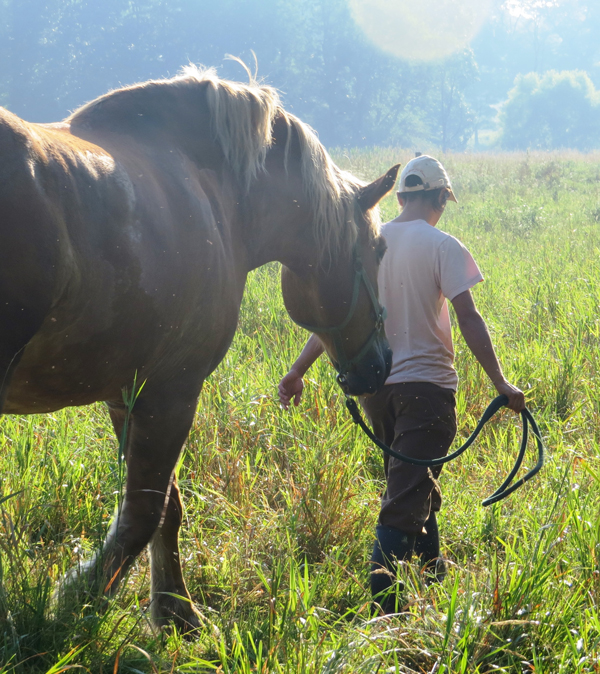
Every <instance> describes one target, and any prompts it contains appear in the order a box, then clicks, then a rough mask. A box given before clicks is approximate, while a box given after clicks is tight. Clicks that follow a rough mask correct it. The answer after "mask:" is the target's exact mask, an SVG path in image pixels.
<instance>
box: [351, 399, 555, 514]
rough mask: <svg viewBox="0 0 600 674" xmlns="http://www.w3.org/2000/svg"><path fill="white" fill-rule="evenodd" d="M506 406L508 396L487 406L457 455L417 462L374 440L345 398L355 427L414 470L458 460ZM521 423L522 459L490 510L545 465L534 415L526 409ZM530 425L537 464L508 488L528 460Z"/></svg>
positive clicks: (488, 502)
mask: <svg viewBox="0 0 600 674" xmlns="http://www.w3.org/2000/svg"><path fill="white" fill-rule="evenodd" d="M507 404H508V398H507V397H506V396H505V395H500V396H498V397H497V398H494V400H492V402H491V403H490V404H489V405H488V407H487V409H486V410H485V412H484V413H483V415H482V417H481V419H480V420H479V423H478V424H477V428H476V429H475V430H474V431H473V432H472V433H471V435H470V436H469V438H468V439H467V441H466V442H465V444H464V445H462V446H461V447H459V448H458V449H457V450H456V451H455V452H452V454H448V455H447V456H443V457H442V458H440V459H414V458H413V457H412V456H404V454H399V453H398V452H395V451H394V450H393V449H390V447H388V446H387V445H385V444H384V443H383V442H380V441H379V440H378V439H377V437H376V436H375V434H374V433H373V432H372V431H371V429H370V428H369V427H368V426H367V424H365V422H364V421H363V418H362V416H361V413H360V409H359V407H358V405H357V403H356V400H354V399H353V398H350V397H349V396H346V407H347V408H348V411H349V412H350V414H351V415H352V419H353V420H354V423H355V424H358V425H359V426H360V427H361V428H362V430H363V431H364V432H365V433H366V435H367V436H368V437H369V438H370V440H371V441H372V442H374V443H375V444H376V445H377V446H378V447H379V448H380V449H381V450H383V451H384V452H385V453H386V454H389V456H393V457H394V458H395V459H399V460H400V461H405V462H406V463H412V464H413V465H415V466H429V467H432V466H441V465H442V464H444V463H448V461H452V459H455V458H456V457H457V456H460V455H461V454H462V453H463V452H464V451H465V450H466V449H468V448H469V447H470V446H471V445H472V444H473V442H475V439H476V438H477V436H478V435H479V434H480V433H481V430H482V429H483V427H484V426H485V424H486V423H487V422H488V421H489V420H490V419H491V418H492V417H493V416H494V414H496V412H497V411H498V410H499V409H500V408H502V407H505V406H506V405H507ZM521 419H522V422H523V435H522V436H521V447H520V448H519V455H518V456H517V460H516V461H515V465H514V466H513V469H512V470H511V471H510V473H509V475H508V477H507V478H506V480H504V482H503V483H502V484H501V485H500V486H499V487H498V489H496V491H495V492H494V493H493V494H492V495H491V496H489V497H488V498H486V499H485V501H483V505H484V506H489V505H491V504H492V503H497V502H498V501H501V500H502V499H503V498H506V497H507V496H508V495H509V494H512V493H513V491H515V490H516V489H518V488H519V487H520V486H521V485H523V484H525V482H528V481H529V480H531V478H532V477H533V476H534V475H536V474H537V473H538V472H539V471H540V469H541V467H542V466H543V465H544V444H543V442H542V436H541V434H540V429H539V428H538V425H537V424H536V422H535V419H534V418H533V416H532V414H531V412H530V411H529V410H528V409H527V408H525V409H524V410H522V411H521ZM530 425H531V430H532V431H533V435H534V437H535V441H536V443H537V449H538V461H537V463H536V464H535V466H534V467H533V468H532V469H531V470H530V471H529V472H528V473H527V474H526V475H524V476H523V477H522V478H521V479H520V480H517V482H515V483H514V484H513V485H511V486H509V485H510V483H511V482H512V481H513V478H514V477H515V475H516V474H517V472H518V470H519V468H520V467H521V464H522V463H523V457H524V456H525V450H526V449H527V439H528V437H529V426H530Z"/></svg>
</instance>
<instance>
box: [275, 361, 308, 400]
mask: <svg viewBox="0 0 600 674" xmlns="http://www.w3.org/2000/svg"><path fill="white" fill-rule="evenodd" d="M303 389H304V380H303V379H302V377H301V375H300V374H299V373H298V372H296V370H293V369H292V370H290V371H289V372H288V373H287V374H286V375H285V377H284V378H283V379H282V380H281V381H280V382H279V388H278V391H279V402H280V403H281V404H282V405H283V406H284V407H285V409H286V410H287V409H288V408H289V406H290V402H291V401H292V398H293V400H294V405H295V406H296V407H298V405H299V404H300V398H301V397H302V390H303Z"/></svg>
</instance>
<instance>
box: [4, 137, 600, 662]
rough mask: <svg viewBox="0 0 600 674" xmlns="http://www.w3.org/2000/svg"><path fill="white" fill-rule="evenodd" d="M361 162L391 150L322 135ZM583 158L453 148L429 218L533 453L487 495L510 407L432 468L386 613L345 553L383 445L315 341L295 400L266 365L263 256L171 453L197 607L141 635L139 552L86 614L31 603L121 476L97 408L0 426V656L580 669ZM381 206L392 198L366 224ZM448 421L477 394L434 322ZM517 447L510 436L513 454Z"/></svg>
mask: <svg viewBox="0 0 600 674" xmlns="http://www.w3.org/2000/svg"><path fill="white" fill-rule="evenodd" d="M335 158H336V160H337V161H338V163H339V164H340V165H341V166H343V167H344V168H347V169H349V170H351V171H353V172H354V173H356V174H358V175H360V176H361V177H363V178H373V177H375V176H376V175H378V174H380V173H382V172H383V171H384V170H385V169H387V168H388V167H389V166H391V165H392V164H393V163H395V162H397V161H402V162H405V161H406V160H407V159H408V158H409V155H407V154H406V153H405V152H402V151H400V152H397V151H393V150H373V151H370V152H364V151H360V152H359V151H352V152H345V153H342V152H340V153H337V154H336V156H335ZM599 159H600V157H598V156H581V155H574V154H573V155H568V154H562V155H558V154H557V155H531V156H525V155H506V156H485V155H470V156H463V155H461V156H458V155H452V156H448V157H446V159H445V164H446V166H447V169H448V171H449V173H450V175H451V176H452V177H453V179H454V184H455V188H456V189H455V191H456V193H457V196H458V199H459V201H460V204H459V205H458V206H455V205H454V204H450V205H449V207H448V209H447V214H446V215H445V216H444V220H443V221H442V225H441V227H442V228H443V229H445V230H446V231H448V232H450V233H451V234H454V235H456V236H458V237H459V238H460V239H461V240H462V241H463V242H464V243H465V244H466V245H467V246H468V247H469V248H470V250H471V251H472V252H473V254H474V256H475V258H476V260H477V261H478V263H479V265H480V267H481V269H482V271H483V273H484V276H485V278H486V282H485V283H483V284H480V285H479V286H478V287H477V288H476V289H475V290H474V291H473V292H474V296H475V299H476V302H477V305H478V307H479V309H480V311H481V313H482V314H483V316H484V317H485V319H486V321H487V322H488V325H489V327H490V330H491V332H492V336H493V339H494V342H495V344H496V346H497V351H498V354H499V357H500V360H501V362H502V363H503V366H504V369H505V372H506V375H507V377H508V378H509V379H510V380H511V381H513V382H514V383H516V384H518V385H519V386H521V387H522V388H523V389H524V390H525V391H526V392H527V399H528V405H529V407H530V409H531V410H532V412H533V413H534V415H535V416H536V418H537V420H538V423H539V424H540V428H541V430H542V433H543V437H544V441H545V443H546V446H547V449H548V459H547V464H546V467H545V468H544V470H543V472H542V473H541V474H540V475H539V476H538V477H537V478H536V479H535V480H534V481H533V482H531V483H529V484H527V485H526V486H525V487H524V488H522V489H521V490H520V491H518V492H517V493H516V494H514V495H513V496H512V497H510V498H509V499H508V500H506V501H504V502H502V503H501V504H498V505H496V506H494V507H492V508H489V509H484V508H482V507H481V501H482V499H483V498H484V497H485V496H488V495H489V494H491V493H492V492H493V491H494V489H495V488H496V487H497V486H498V485H499V484H500V483H501V481H502V479H503V478H504V476H505V475H506V474H507V473H508V471H509V468H510V466H511V465H512V461H513V460H514V456H515V453H516V451H517V445H518V440H519V432H518V427H517V423H516V422H517V418H516V417H514V416H513V415H511V414H510V413H504V414H503V415H502V416H501V417H500V418H498V419H497V420H494V421H493V422H491V423H490V424H489V425H488V426H487V427H486V431H485V432H484V434H483V436H482V439H481V441H480V442H479V443H478V445H477V447H476V448H475V449H473V450H470V451H469V452H468V453H467V454H466V455H464V456H463V457H462V458H461V459H459V460H457V461H456V462H455V463H453V464H451V465H450V466H448V467H447V468H445V469H444V471H443V473H442V478H441V481H442V488H443V492H444V498H445V501H444V507H443V510H442V513H441V515H440V517H439V522H440V529H441V533H442V538H443V543H442V544H443V552H444V555H445V556H446V557H447V559H448V560H449V574H448V577H447V578H446V580H445V582H444V583H443V584H442V585H440V586H431V587H428V586H425V585H424V583H423V582H422V579H421V578H420V576H419V573H418V568H417V567H416V566H412V567H408V568H407V569H405V575H406V578H407V585H408V598H409V602H410V608H409V612H408V613H406V614H404V615H402V616H401V617H399V618H394V619H391V620H388V619H371V618H370V617H369V612H368V608H369V594H368V589H367V586H368V581H367V578H368V575H367V571H368V559H369V553H370V549H371V547H372V540H373V529H374V525H375V519H376V515H377V510H378V499H379V493H380V491H381V487H382V459H381V456H380V453H379V452H378V451H375V450H374V449H373V448H372V447H371V446H370V444H369V442H368V441H367V440H366V439H365V438H364V437H363V436H361V435H359V434H358V433H357V431H356V429H355V428H354V427H353V425H352V423H351V422H350V421H349V418H348V416H347V414H346V412H345V408H344V407H343V404H342V400H341V399H340V394H339V391H338V389H337V388H336V385H335V380H334V377H333V371H332V368H331V367H330V365H329V364H328V363H327V362H326V361H325V360H324V359H323V361H322V362H319V363H317V364H316V365H315V366H314V368H313V370H311V372H310V377H309V378H308V382H307V384H308V385H307V389H306V392H305V399H304V402H303V405H302V406H301V407H300V408H299V409H297V410H294V411H293V412H291V413H289V412H287V413H286V412H284V411H283V410H281V409H280V407H279V405H278V404H277V402H276V399H275V392H276V385H277V382H278V380H279V378H280V377H281V376H282V375H283V374H284V373H285V371H286V368H287V367H288V366H289V364H291V362H292V361H293V360H294V358H295V356H296V354H297V353H298V351H299V349H300V348H301V346H302V344H303V342H304V340H305V339H306V337H307V335H306V333H303V332H302V331H301V330H300V329H299V328H297V327H296V326H294V325H293V324H292V323H291V321H290V320H289V319H288V318H287V315H286V314H285V311H284V308H283V304H282V301H281V298H280V294H279V290H278V273H279V272H278V267H277V266H276V265H270V266H267V267H265V268H262V269H261V270H259V271H257V272H256V273H254V274H253V276H252V278H251V279H250V282H249V284H248V288H247V292H246V297H245V300H244V305H243V308H242V315H241V320H240V329H239V331H238V334H237V337H236V340H235V342H234V344H233V346H232V348H231V350H230V351H229V353H228V355H227V357H226V359H225V360H224V362H223V363H222V364H221V366H220V367H219V368H218V370H217V371H216V372H215V373H214V374H213V375H212V376H211V377H210V378H209V380H208V381H207V383H206V385H205V388H204V391H203V393H202V396H201V401H200V406H199V409H198V413H197V417H196V420H195V423H194V427H193V430H192V433H191V435H190V438H189V441H188V443H187V445H186V447H185V451H184V455H183V457H182V461H181V464H180V466H179V480H180V485H181V487H182V491H183V493H184V497H185V502H186V513H185V519H186V522H187V525H186V527H185V529H184V530H183V537H182V538H183V539H182V551H183V557H184V560H185V561H184V564H185V574H186V579H187V582H188V587H189V589H190V592H191V594H192V596H193V598H194V600H195V601H196V603H197V604H198V606H199V607H200V609H201V611H202V614H203V616H204V629H203V631H202V634H201V635H200V637H199V638H198V639H197V640H196V641H194V642H187V641H185V640H183V639H182V638H181V637H180V636H179V635H178V634H170V635H164V634H163V635H161V634H157V633H155V632H154V631H153V629H152V627H151V626H150V624H149V622H148V619H147V617H146V608H147V602H148V594H149V573H148V564H147V559H146V557H145V556H142V557H140V559H139V560H138V562H137V564H136V565H135V567H134V568H133V570H132V572H131V573H130V574H129V576H128V579H127V582H126V583H124V584H123V586H122V588H121V590H120V591H119V593H118V595H117V597H116V598H115V599H114V600H113V601H112V602H110V604H109V605H108V607H107V608H106V607H105V610H104V611H103V612H102V611H98V610H96V609H98V608H99V606H92V607H87V608H83V609H82V610H81V611H79V612H76V613H74V614H68V613H64V612H63V613H61V614H59V615H55V616H53V615H52V613H51V595H52V592H53V589H54V586H55V583H56V582H57V581H58V579H59V578H60V577H61V575H62V574H63V573H64V572H65V571H66V570H67V569H68V568H70V567H71V566H73V565H74V564H75V563H77V561H78V560H81V559H84V558H87V557H88V556H89V555H90V554H91V552H92V551H93V550H94V549H95V547H96V546H97V545H98V544H99V541H100V540H101V539H102V537H103V535H104V532H105V529H106V527H107V525H108V522H109V520H110V518H111V516H112V513H113V511H114V508H115V504H116V502H117V499H118V496H119V490H120V482H121V480H122V475H121V474H120V467H119V463H118V450H117V445H116V441H115V439H114V437H113V435H112V431H111V429H110V426H109V422H108V417H107V415H106V413H105V411H104V409H103V406H102V405H100V404H99V405H96V406H92V407H89V408H82V409H68V410H64V411H61V412H57V413H54V414H51V415H46V416H39V417H4V418H3V419H2V421H1V422H0V447H1V451H0V674H8V673H9V672H10V673H12V672H36V673H38V672H39V673H46V672H47V673H48V674H50V673H52V674H58V673H59V672H61V671H64V670H65V669H67V668H70V667H81V668H83V669H84V671H89V672H92V673H94V674H95V673H99V672H104V673H105V674H110V673H113V672H160V673H161V674H162V673H165V674H166V673H167V672H182V673H183V672H211V671H218V672H222V673H223V674H230V673H231V674H233V673H234V672H235V673H240V674H244V673H246V672H248V673H249V672H257V673H261V674H266V673H270V672H290V673H292V672H307V673H309V672H310V673H312V672H323V673H324V674H325V673H331V674H333V673H334V672H340V673H341V672H344V673H345V672H365V673H367V672H368V673H373V674H375V673H376V672H380V673H383V672H428V673H431V674H433V673H436V674H442V673H443V674H449V673H450V672H452V673H456V674H458V673H459V672H460V673H469V674H475V673H480V674H483V673H484V672H485V673H491V672H507V673H511V674H512V673H521V672H535V674H557V673H564V674H577V673H580V672H581V673H583V672H600V607H599V602H600V517H599V515H600V460H599V452H598V443H599V441H600V395H599V391H600V348H599V347H600V312H599V308H600V165H599ZM395 214H396V206H395V204H394V200H393V198H388V199H387V200H386V201H385V202H384V203H383V205H382V215H383V218H384V220H385V219H391V218H392V217H394V216H395ZM455 341H456V351H457V368H458V370H459V375H460V378H461V383H460V390H459V395H458V415H459V429H460V430H459V436H460V437H461V438H463V437H465V436H466V435H467V434H468V433H469V431H470V429H472V428H473V426H474V425H475V423H476V420H477V418H478V416H479V415H480V414H481V412H482V411H483V409H484V407H485V406H486V405H487V403H488V402H489V400H490V399H491V398H492V397H493V396H494V391H493V390H492V388H491V387H490V385H489V384H488V382H487V381H486V378H485V375H484V374H483V372H482V371H481V369H480V368H479V366H478V365H477V363H476V362H475V361H474V360H473V358H472V357H471V355H470V354H469V353H468V352H467V349H466V346H465V345H464V342H462V341H461V338H460V336H459V335H456V340H455ZM533 460H534V451H533V447H532V448H531V451H530V453H529V455H528V459H527V461H526V464H527V465H529V466H531V465H532V462H533Z"/></svg>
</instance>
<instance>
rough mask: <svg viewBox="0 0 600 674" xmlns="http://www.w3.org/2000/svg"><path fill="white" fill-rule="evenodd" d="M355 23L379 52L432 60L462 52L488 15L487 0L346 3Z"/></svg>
mask: <svg viewBox="0 0 600 674" xmlns="http://www.w3.org/2000/svg"><path fill="white" fill-rule="evenodd" d="M349 3H350V10H351V12H352V16H353V18H354V21H355V22H356V23H357V24H358V25H359V26H360V27H361V29H362V30H363V31H364V33H365V35H366V36H367V37H368V38H369V39H370V40H371V41H372V42H374V43H375V44H376V45H377V46H378V47H379V48H380V49H383V50H384V51H387V52H389V53H391V54H394V56H398V57H399V58H403V59H409V60H415V61H434V60H437V59H442V58H445V57H447V56H450V55H451V54H453V53H455V52H457V51H459V50H461V49H464V48H465V47H466V46H467V45H468V44H469V43H470V42H471V40H472V39H473V38H474V37H475V35H477V33H478V32H479V30H480V28H481V26H482V25H483V23H484V22H485V20H486V19H487V17H488V16H489V14H490V2H489V0H460V1H459V0H349Z"/></svg>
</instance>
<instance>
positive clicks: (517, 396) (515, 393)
mask: <svg viewBox="0 0 600 674" xmlns="http://www.w3.org/2000/svg"><path fill="white" fill-rule="evenodd" d="M494 386H495V387H496V391H498V393H499V394H500V395H503V394H504V395H505V396H506V397H507V398H508V405H507V407H508V409H510V410H512V411H513V412H520V411H521V410H522V409H524V408H525V395H524V394H523V391H521V389H518V388H517V387H516V386H513V385H512V384H510V383H509V382H507V381H506V379H505V380H504V381H503V382H500V383H499V384H494Z"/></svg>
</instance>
